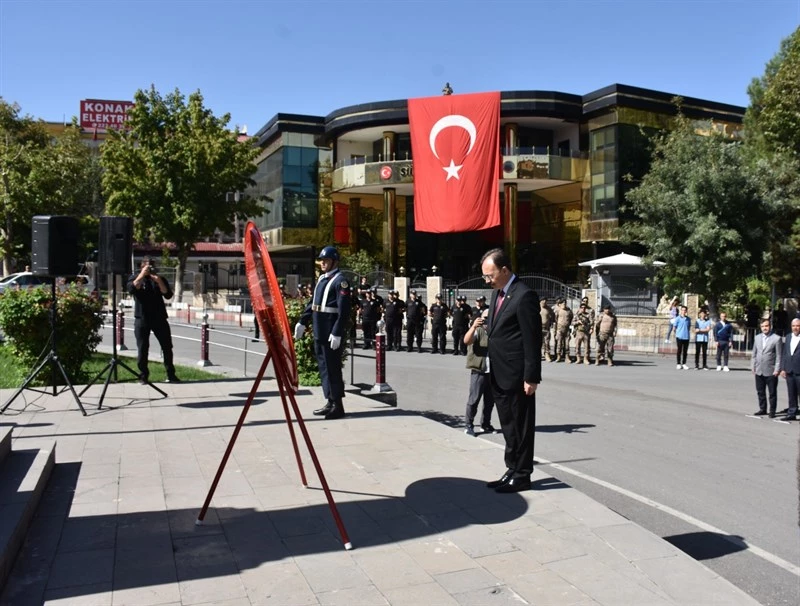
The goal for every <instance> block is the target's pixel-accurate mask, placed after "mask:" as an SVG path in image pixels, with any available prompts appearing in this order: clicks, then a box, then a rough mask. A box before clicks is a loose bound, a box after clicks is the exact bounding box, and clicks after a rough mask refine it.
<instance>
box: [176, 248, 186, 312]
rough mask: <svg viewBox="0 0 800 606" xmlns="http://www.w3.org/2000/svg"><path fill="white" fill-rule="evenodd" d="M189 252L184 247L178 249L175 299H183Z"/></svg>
mask: <svg viewBox="0 0 800 606" xmlns="http://www.w3.org/2000/svg"><path fill="white" fill-rule="evenodd" d="M188 258H189V252H188V251H186V250H184V249H183V248H179V249H178V265H177V267H176V268H175V300H176V301H179V302H180V301H183V276H184V275H185V273H186V262H187V260H188Z"/></svg>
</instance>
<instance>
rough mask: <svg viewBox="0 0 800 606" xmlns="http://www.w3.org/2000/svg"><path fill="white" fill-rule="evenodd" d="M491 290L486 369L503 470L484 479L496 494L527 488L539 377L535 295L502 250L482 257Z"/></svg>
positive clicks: (539, 335) (539, 330)
mask: <svg viewBox="0 0 800 606" xmlns="http://www.w3.org/2000/svg"><path fill="white" fill-rule="evenodd" d="M481 271H482V273H483V278H484V280H486V282H487V283H488V284H489V285H490V286H491V287H492V288H493V289H495V290H494V292H493V293H492V299H491V302H490V304H489V374H490V380H491V386H492V392H493V395H494V400H495V405H496V406H497V415H498V417H499V419H500V426H501V428H502V430H503V437H504V438H505V442H506V450H505V464H506V472H505V473H504V474H503V475H502V476H501V477H500V479H499V480H494V481H492V482H489V483H488V484H487V487H489V488H494V489H495V490H496V491H497V492H500V493H511V492H519V491H520V490H527V489H529V488H530V487H531V474H532V473H533V442H534V435H535V431H536V388H537V386H538V385H539V383H540V382H541V380H542V358H541V351H542V326H541V319H540V317H539V297H538V295H537V294H536V293H535V292H534V291H532V290H531V289H530V288H528V287H527V286H525V285H524V284H523V283H522V282H520V281H519V279H518V278H517V276H516V275H515V274H514V272H513V271H512V270H511V261H510V259H509V258H508V256H507V255H506V254H505V252H503V250H502V249H499V248H495V249H493V250H490V251H489V252H487V253H486V254H485V255H483V258H482V259H481Z"/></svg>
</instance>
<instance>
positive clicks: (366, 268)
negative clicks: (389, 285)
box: [342, 249, 377, 276]
mask: <svg viewBox="0 0 800 606" xmlns="http://www.w3.org/2000/svg"><path fill="white" fill-rule="evenodd" d="M376 265H377V264H376V263H375V259H373V258H372V256H371V255H370V254H369V253H368V252H367V251H366V250H363V249H362V250H359V251H358V252H355V253H353V254H350V255H344V256H343V257H342V267H344V268H346V269H349V270H351V271H353V272H355V273H356V274H358V275H359V276H366V275H368V274H371V273H372V272H374V271H375V267H376Z"/></svg>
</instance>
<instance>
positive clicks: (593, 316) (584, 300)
mask: <svg viewBox="0 0 800 606" xmlns="http://www.w3.org/2000/svg"><path fill="white" fill-rule="evenodd" d="M581 304H584V305H586V311H588V312H589V316H591V318H592V326H594V322H595V320H596V319H597V318H596V317H595V313H594V310H593V309H592V308H591V307H589V297H584V298H583V299H581Z"/></svg>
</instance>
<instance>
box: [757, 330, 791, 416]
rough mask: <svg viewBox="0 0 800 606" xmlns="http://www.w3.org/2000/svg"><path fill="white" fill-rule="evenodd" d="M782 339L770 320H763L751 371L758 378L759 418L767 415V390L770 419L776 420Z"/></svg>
mask: <svg viewBox="0 0 800 606" xmlns="http://www.w3.org/2000/svg"><path fill="white" fill-rule="evenodd" d="M782 349H783V343H781V338H780V337H779V336H778V335H776V334H774V333H773V332H772V326H771V325H770V321H769V320H761V334H760V335H758V336H757V337H755V339H754V342H753V357H752V358H751V361H750V369H751V370H752V371H753V374H754V375H755V377H756V393H757V394H758V410H757V411H755V412H754V413H753V414H754V415H755V416H757V417H760V416H763V415H765V414H767V390H769V418H770V419H774V418H775V411H776V410H777V408H778V375H779V374H780V372H781V354H782V351H781V350H782Z"/></svg>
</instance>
